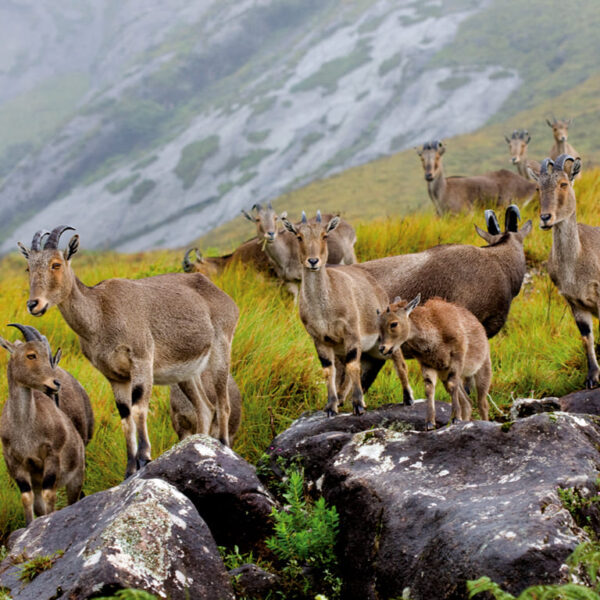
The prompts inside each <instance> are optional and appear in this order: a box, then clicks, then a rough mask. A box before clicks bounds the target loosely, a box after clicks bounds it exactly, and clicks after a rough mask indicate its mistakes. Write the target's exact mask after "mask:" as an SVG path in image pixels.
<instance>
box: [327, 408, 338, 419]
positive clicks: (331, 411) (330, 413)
mask: <svg viewBox="0 0 600 600" xmlns="http://www.w3.org/2000/svg"><path fill="white" fill-rule="evenodd" d="M325 414H326V415H327V416H328V417H335V415H337V411H336V410H333V409H332V408H326V409H325Z"/></svg>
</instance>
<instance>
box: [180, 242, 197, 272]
mask: <svg viewBox="0 0 600 600" xmlns="http://www.w3.org/2000/svg"><path fill="white" fill-rule="evenodd" d="M192 252H196V253H198V248H188V249H187V250H186V251H185V254H184V255H183V261H182V264H183V270H184V271H186V272H187V270H188V269H191V268H192V261H191V260H190V254H191V253H192Z"/></svg>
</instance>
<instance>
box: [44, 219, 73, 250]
mask: <svg viewBox="0 0 600 600" xmlns="http://www.w3.org/2000/svg"><path fill="white" fill-rule="evenodd" d="M69 229H72V230H73V231H75V227H71V226H70V225H59V226H58V227H55V228H54V229H53V230H52V232H51V233H50V235H49V236H48V239H47V240H46V243H45V244H44V250H55V249H56V248H58V242H59V241H60V236H61V235H62V234H63V233H64V232H65V231H67V230H69Z"/></svg>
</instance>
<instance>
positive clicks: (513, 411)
mask: <svg viewBox="0 0 600 600" xmlns="http://www.w3.org/2000/svg"><path fill="white" fill-rule="evenodd" d="M558 410H560V411H563V412H568V413H578V414H585V415H600V388H595V389H593V390H579V391H577V392H571V393H570V394H567V395H566V396H563V397H562V398H555V397H548V398H517V399H516V400H515V401H514V402H513V404H512V406H511V408H510V417H511V419H522V418H523V417H529V416H530V415H535V414H539V413H543V412H554V411H558Z"/></svg>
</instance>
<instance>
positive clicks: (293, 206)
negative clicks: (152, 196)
mask: <svg viewBox="0 0 600 600" xmlns="http://www.w3.org/2000/svg"><path fill="white" fill-rule="evenodd" d="M551 114H555V115H556V116H557V117H559V118H560V117H564V118H566V117H567V116H568V117H571V118H573V119H574V121H573V124H572V125H571V127H570V129H569V142H570V143H572V144H573V146H574V147H575V148H576V149H577V150H578V151H579V153H580V154H581V156H582V157H583V163H584V170H586V169H588V168H593V167H594V166H595V165H598V164H600V146H599V145H598V142H597V139H596V134H595V128H596V124H597V123H600V75H594V76H592V77H590V78H589V79H588V80H587V81H585V82H584V83H582V84H580V85H578V86H577V87H575V88H573V89H572V90H568V91H566V92H564V93H562V94H560V95H559V96H557V97H556V98H553V99H551V100H547V101H545V102H542V103H540V104H539V105H538V106H536V107H535V108H531V109H528V110H524V111H521V112H519V113H518V114H516V115H515V116H513V117H511V118H509V119H507V120H506V121H504V122H502V123H495V124H491V125H487V126H486V127H482V128H481V129H479V130H477V131H476V132H475V133H470V134H466V135H460V136H456V137H453V138H450V139H445V140H444V141H445V142H446V146H447V150H446V153H445V155H444V166H445V172H446V175H476V174H480V173H483V172H485V171H489V170H495V169H514V167H513V166H512V165H511V164H510V157H509V154H508V148H507V144H506V142H505V141H504V136H505V135H508V137H510V134H511V132H512V131H513V130H514V129H527V130H528V131H529V133H530V134H531V138H532V139H531V143H530V145H529V156H530V157H531V158H536V159H538V160H541V159H542V158H544V157H545V156H547V154H548V151H549V150H550V148H551V146H552V144H553V139H552V132H551V130H550V128H549V127H548V125H547V124H546V120H545V119H546V117H548V116H550V115H551ZM273 206H274V207H275V208H276V209H277V210H279V211H283V210H287V211H288V213H289V214H290V215H291V216H294V217H299V216H300V212H301V211H302V210H306V211H307V212H308V213H314V212H315V211H316V210H317V209H322V210H323V209H326V210H328V211H340V212H341V213H342V214H343V215H344V217H346V218H347V219H349V220H350V221H352V222H353V223H361V222H363V221H365V220H370V219H376V218H378V217H384V216H394V215H398V214H410V213H412V212H415V211H425V212H428V213H432V214H433V212H434V211H433V205H432V204H431V201H430V200H429V197H428V195H427V187H426V183H425V181H424V179H423V170H422V168H421V162H420V160H419V158H418V156H417V154H416V152H415V149H414V148H410V149H409V150H405V151H403V152H398V153H396V154H394V155H392V156H388V157H385V158H381V159H378V160H375V161H373V162H370V163H367V164H365V165H361V166H359V167H355V168H352V169H348V170H347V171H344V172H342V173H340V174H338V175H334V176H333V177H330V178H327V179H323V180H319V181H315V182H313V183H311V184H310V185H307V186H305V187H303V188H301V189H299V190H295V191H293V192H289V193H287V194H283V195H281V196H280V197H278V198H277V199H275V200H274V201H273ZM247 208H250V206H248V207H247ZM252 235H254V227H252V225H251V224H250V223H248V221H246V219H244V218H242V217H241V216H238V217H237V218H235V219H232V220H231V221H229V222H228V223H225V224H224V225H222V226H220V227H218V228H217V229H215V230H214V231H211V232H210V233H209V234H207V235H205V236H203V237H202V238H200V239H199V240H197V245H199V246H200V247H201V248H202V249H203V250H205V249H208V250H209V252H210V251H212V252H217V251H229V250H231V249H233V248H235V247H236V246H237V244H238V243H239V242H240V241H242V240H245V239H247V238H248V237H251V236H252Z"/></svg>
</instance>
